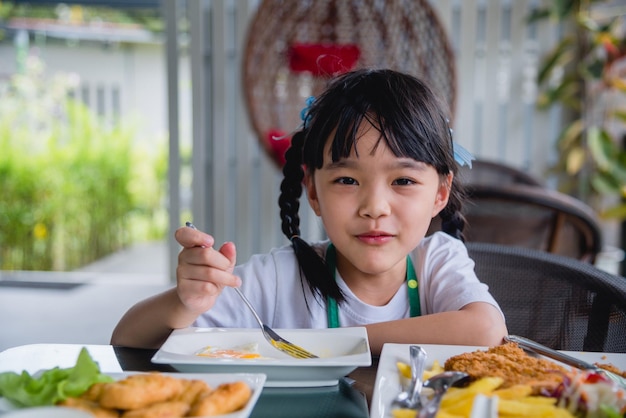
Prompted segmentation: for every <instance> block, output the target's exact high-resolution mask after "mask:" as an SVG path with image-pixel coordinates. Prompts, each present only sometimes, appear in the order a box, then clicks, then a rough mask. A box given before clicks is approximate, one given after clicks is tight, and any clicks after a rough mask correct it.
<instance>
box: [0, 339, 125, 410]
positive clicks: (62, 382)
mask: <svg viewBox="0 0 626 418" xmlns="http://www.w3.org/2000/svg"><path fill="white" fill-rule="evenodd" d="M111 381H113V378H112V377H110V376H107V375H104V374H102V373H100V367H99V366H98V363H96V362H95V361H94V360H93V359H92V358H91V356H90V355H89V352H88V351H87V349H85V348H84V347H83V348H82V349H81V351H80V354H79V355H78V359H77V360H76V365H75V366H74V367H70V368H66V369H61V368H59V367H55V368H53V369H50V370H45V371H44V372H42V373H41V374H38V375H37V377H35V376H31V375H30V374H28V373H27V372H25V371H24V372H22V373H21V374H18V373H14V372H4V373H0V396H3V397H5V398H6V399H8V400H9V401H11V402H12V403H14V404H15V405H16V406H18V407H27V406H43V405H55V404H56V403H58V402H60V401H62V400H65V399H67V398H69V397H75V396H79V395H81V394H83V393H84V392H85V391H86V390H87V389H89V388H90V387H91V385H93V384H94V383H97V382H111Z"/></svg>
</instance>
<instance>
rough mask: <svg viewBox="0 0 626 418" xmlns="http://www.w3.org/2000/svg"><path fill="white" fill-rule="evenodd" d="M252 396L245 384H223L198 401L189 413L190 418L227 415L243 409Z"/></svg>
mask: <svg viewBox="0 0 626 418" xmlns="http://www.w3.org/2000/svg"><path fill="white" fill-rule="evenodd" d="M251 396H252V391H251V390H250V387H249V386H248V385H247V384H246V383H245V382H241V381H239V382H233V383H223V384H221V385H219V386H218V387H217V388H216V389H215V390H214V391H212V392H211V393H209V394H208V395H206V396H203V397H201V398H200V399H198V400H197V401H196V402H195V403H194V404H193V405H192V406H191V411H189V416H191V417H211V416H215V415H222V414H228V413H230V412H234V411H237V410H239V409H241V408H243V407H244V406H245V405H246V403H248V400H249V399H250V397H251Z"/></svg>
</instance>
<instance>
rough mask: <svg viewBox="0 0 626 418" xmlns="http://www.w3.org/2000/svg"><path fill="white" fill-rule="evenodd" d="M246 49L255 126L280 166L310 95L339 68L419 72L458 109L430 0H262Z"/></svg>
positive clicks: (448, 52) (446, 46)
mask: <svg viewBox="0 0 626 418" xmlns="http://www.w3.org/2000/svg"><path fill="white" fill-rule="evenodd" d="M244 53H245V55H244V59H243V71H242V76H243V84H244V91H245V100H246V104H247V109H248V113H249V116H250V119H251V122H252V126H253V129H254V131H255V133H256V135H257V136H258V139H259V141H260V142H261V144H262V145H263V147H264V149H265V150H266V151H267V152H268V154H269V155H270V157H271V158H272V159H273V160H274V161H275V162H276V163H277V164H278V165H279V166H282V164H283V162H284V157H283V155H284V152H285V151H286V149H287V148H288V146H289V143H290V142H289V141H290V137H289V135H290V134H291V133H292V132H293V131H294V130H296V128H297V127H298V126H299V125H300V124H301V123H302V121H301V119H300V111H301V110H302V108H303V107H304V106H305V100H306V98H307V97H309V96H315V95H317V94H319V93H320V91H321V90H322V89H323V88H324V87H325V86H326V83H327V82H328V79H329V78H330V77H331V76H334V75H337V74H339V73H342V72H346V71H349V70H352V69H356V68H363V67H367V68H391V69H395V70H399V71H403V72H407V73H410V74H414V75H416V76H418V77H420V78H422V79H424V80H426V81H428V82H429V83H430V85H431V87H433V89H434V90H435V92H436V93H437V94H439V95H440V96H441V97H442V98H443V99H444V100H446V101H447V103H448V105H449V107H450V109H451V111H453V110H454V105H455V95H456V73H455V66H454V56H453V52H452V48H451V46H450V43H449V40H448V37H447V35H446V33H445V31H444V29H443V27H442V25H441V23H440V21H439V19H438V18H437V15H436V14H435V11H434V10H433V9H432V7H431V6H430V5H429V3H428V0H262V1H261V2H260V4H259V7H258V10H257V12H256V14H255V16H253V19H252V21H251V23H250V26H249V27H248V34H247V39H246V49H245V52H244ZM276 138H278V139H276Z"/></svg>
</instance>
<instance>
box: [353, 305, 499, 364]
mask: <svg viewBox="0 0 626 418" xmlns="http://www.w3.org/2000/svg"><path fill="white" fill-rule="evenodd" d="M365 327H366V328H367V333H368V336H369V342H370V348H371V350H372V353H373V354H374V355H379V354H380V352H381V350H382V348H383V344H384V343H399V344H452V345H474V346H495V345H498V344H501V343H502V341H503V338H504V336H505V335H507V329H506V325H505V323H504V318H503V317H502V314H501V313H500V311H499V310H498V309H496V307H494V306H493V305H490V304H489V303H486V302H474V303H470V304H468V305H466V306H464V307H463V308H461V309H460V310H458V311H450V312H441V313H435V314H430V315H424V316H419V317H415V318H407V319H400V320H397V321H390V322H379V323H376V324H370V325H366V326H365Z"/></svg>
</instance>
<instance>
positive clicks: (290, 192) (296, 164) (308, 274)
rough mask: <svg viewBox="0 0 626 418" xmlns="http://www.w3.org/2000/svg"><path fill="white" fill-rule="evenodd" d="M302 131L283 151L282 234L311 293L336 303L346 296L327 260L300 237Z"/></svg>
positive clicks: (280, 201) (295, 135) (281, 185)
mask: <svg viewBox="0 0 626 418" xmlns="http://www.w3.org/2000/svg"><path fill="white" fill-rule="evenodd" d="M304 137H305V133H304V130H301V131H298V132H296V133H295V134H294V135H293V137H292V139H291V146H290V147H289V149H288V150H287V152H286V153H285V164H284V166H283V175H284V178H283V181H282V182H281V184H280V196H279V198H278V206H279V207H280V218H281V220H282V224H281V228H282V231H283V234H285V236H286V237H287V238H289V240H290V241H291V244H292V245H293V250H294V252H295V254H296V258H297V259H298V264H299V265H300V271H301V272H302V273H303V274H304V278H305V279H306V281H307V284H308V285H309V288H310V289H311V291H312V292H313V294H315V295H318V296H321V297H323V298H324V299H326V298H327V297H332V298H333V299H335V300H336V301H337V302H341V301H343V300H344V299H345V298H344V296H343V294H342V293H341V289H339V286H337V283H336V282H335V279H334V278H333V276H332V275H331V273H330V271H329V270H328V266H327V265H326V261H325V260H324V259H323V258H322V257H321V256H320V255H319V254H318V253H317V252H316V251H315V250H314V249H313V247H311V246H310V245H309V244H308V243H307V242H306V241H305V240H303V239H302V238H300V216H299V215H298V211H299V209H300V196H301V195H302V179H303V178H304V170H303V168H302V148H303V146H304Z"/></svg>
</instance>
